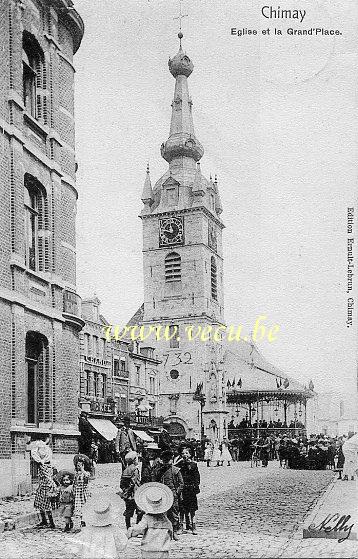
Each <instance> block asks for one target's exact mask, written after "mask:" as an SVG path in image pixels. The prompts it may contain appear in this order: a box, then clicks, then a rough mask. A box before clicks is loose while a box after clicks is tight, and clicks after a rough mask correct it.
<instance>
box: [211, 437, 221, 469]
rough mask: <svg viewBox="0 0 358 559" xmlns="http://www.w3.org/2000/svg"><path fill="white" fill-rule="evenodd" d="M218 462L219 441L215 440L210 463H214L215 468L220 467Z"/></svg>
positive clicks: (219, 457) (219, 456)
mask: <svg viewBox="0 0 358 559" xmlns="http://www.w3.org/2000/svg"><path fill="white" fill-rule="evenodd" d="M220 460H221V452H220V449H219V441H218V440H216V441H215V443H214V448H213V454H212V456H211V461H212V462H216V464H215V467H216V466H220Z"/></svg>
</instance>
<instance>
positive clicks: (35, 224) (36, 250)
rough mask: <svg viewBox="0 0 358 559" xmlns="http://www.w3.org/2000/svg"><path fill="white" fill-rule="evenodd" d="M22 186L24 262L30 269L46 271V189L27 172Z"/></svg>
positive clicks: (47, 242)
mask: <svg viewBox="0 0 358 559" xmlns="http://www.w3.org/2000/svg"><path fill="white" fill-rule="evenodd" d="M24 187H25V188H24V204H25V224H24V225H25V262H26V265H27V266H28V268H30V270H34V271H40V272H48V271H49V269H50V245H49V238H50V230H49V215H48V200H47V197H46V191H45V189H44V188H43V187H42V185H41V184H40V183H39V182H38V181H37V180H36V179H35V178H34V177H32V176H31V175H29V174H28V173H26V175H25V184H24Z"/></svg>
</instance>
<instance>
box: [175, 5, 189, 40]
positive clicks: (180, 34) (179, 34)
mask: <svg viewBox="0 0 358 559" xmlns="http://www.w3.org/2000/svg"><path fill="white" fill-rule="evenodd" d="M182 2H183V0H179V15H178V16H175V17H173V19H178V20H179V33H178V37H179V41H180V46H181V40H182V38H183V33H182V29H181V22H182V19H183V18H184V17H188V14H183V12H182Z"/></svg>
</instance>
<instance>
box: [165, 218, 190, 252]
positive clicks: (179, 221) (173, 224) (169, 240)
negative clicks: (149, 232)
mask: <svg viewBox="0 0 358 559" xmlns="http://www.w3.org/2000/svg"><path fill="white" fill-rule="evenodd" d="M183 243H184V221H183V217H182V216H181V217H178V216H176V217H163V218H161V219H160V220H159V246H160V247H167V246H173V245H182V244H183Z"/></svg>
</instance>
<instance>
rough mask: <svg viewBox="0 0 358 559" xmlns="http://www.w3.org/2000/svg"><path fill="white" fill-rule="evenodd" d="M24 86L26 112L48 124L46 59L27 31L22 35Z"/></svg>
mask: <svg viewBox="0 0 358 559" xmlns="http://www.w3.org/2000/svg"><path fill="white" fill-rule="evenodd" d="M22 86H23V101H24V105H25V108H26V110H27V111H28V112H29V113H30V115H31V116H32V117H34V118H36V119H38V120H41V121H42V122H43V123H44V124H47V99H46V95H45V90H46V68H45V58H44V54H43V51H42V49H41V47H40V45H39V43H38V42H37V40H36V39H35V37H34V36H33V35H31V33H28V32H27V31H24V32H23V35H22Z"/></svg>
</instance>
